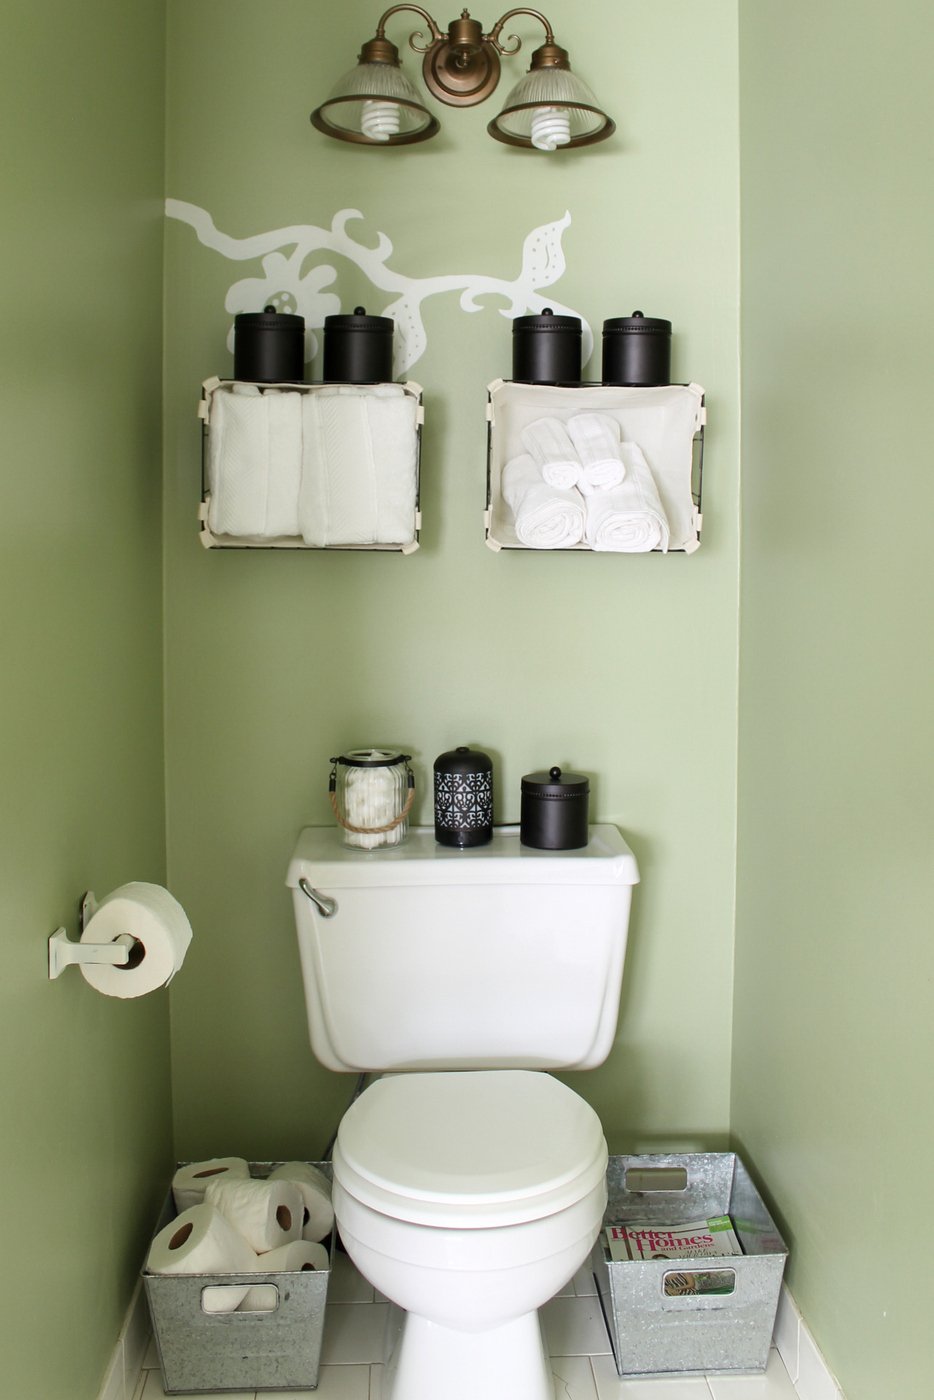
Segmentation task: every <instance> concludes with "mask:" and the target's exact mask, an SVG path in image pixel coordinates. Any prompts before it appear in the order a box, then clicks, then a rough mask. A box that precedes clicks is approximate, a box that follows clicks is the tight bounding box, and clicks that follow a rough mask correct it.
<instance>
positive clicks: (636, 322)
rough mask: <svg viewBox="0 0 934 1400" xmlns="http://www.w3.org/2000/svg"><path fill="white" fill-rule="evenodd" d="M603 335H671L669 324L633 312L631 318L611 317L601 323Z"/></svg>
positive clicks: (656, 318)
mask: <svg viewBox="0 0 934 1400" xmlns="http://www.w3.org/2000/svg"><path fill="white" fill-rule="evenodd" d="M603 334H604V335H671V322H670V321H663V320H661V319H660V318H659V317H657V316H643V314H642V312H641V311H634V312H633V313H632V315H631V316H613V317H611V319H610V320H609V321H604V323H603Z"/></svg>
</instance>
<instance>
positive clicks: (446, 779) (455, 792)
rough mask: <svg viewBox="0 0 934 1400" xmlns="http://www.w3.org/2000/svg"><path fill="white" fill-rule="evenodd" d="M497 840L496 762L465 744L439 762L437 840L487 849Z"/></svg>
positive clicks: (446, 754) (436, 813) (436, 773)
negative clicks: (488, 845) (495, 810)
mask: <svg viewBox="0 0 934 1400" xmlns="http://www.w3.org/2000/svg"><path fill="white" fill-rule="evenodd" d="M492 839H493V760H492V759H491V758H490V756H489V754H485V753H483V752H482V751H481V750H480V749H471V748H469V747H468V746H467V745H465V744H462V745H461V746H460V747H459V748H456V749H451V750H450V751H449V752H448V753H443V754H439V756H438V757H437V758H436V759H435V840H436V841H438V842H439V843H440V844H441V845H442V846H484V845H486V843H487V842H488V841H492Z"/></svg>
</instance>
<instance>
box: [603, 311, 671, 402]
mask: <svg viewBox="0 0 934 1400" xmlns="http://www.w3.org/2000/svg"><path fill="white" fill-rule="evenodd" d="M603 382H604V384H630V385H643V384H670V383H671V322H670V321H662V320H659V319H658V317H655V316H643V314H642V312H641V311H634V312H633V313H632V315H631V316H616V317H614V318H613V319H612V320H610V321H604V323H603Z"/></svg>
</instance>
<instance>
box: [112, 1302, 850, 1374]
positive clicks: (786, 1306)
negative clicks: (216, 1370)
mask: <svg viewBox="0 0 934 1400" xmlns="http://www.w3.org/2000/svg"><path fill="white" fill-rule="evenodd" d="M150 1336H151V1327H150V1321H149V1309H148V1307H147V1306H146V1299H145V1298H144V1296H143V1289H142V1283H141V1282H139V1283H137V1285H136V1290H135V1292H134V1294H133V1297H132V1299H131V1300H130V1306H129V1308H128V1309H127V1314H126V1318H125V1319H124V1323H123V1326H122V1328H121V1329H120V1336H119V1337H118V1338H117V1344H116V1346H115V1347H114V1350H113V1356H112V1357H111V1359H110V1365H109V1366H108V1368H107V1374H106V1375H105V1377H104V1382H103V1385H102V1386H101V1389H100V1394H99V1395H98V1400H133V1396H134V1395H135V1394H136V1388H137V1385H138V1384H139V1378H140V1375H141V1373H142V1369H143V1362H144V1360H145V1358H146V1350H147V1348H148V1346H149V1339H150ZM772 1340H773V1342H774V1344H775V1348H776V1350H777V1351H778V1354H779V1356H780V1357H781V1358H782V1365H783V1366H784V1367H785V1370H786V1371H787V1372H788V1376H789V1379H790V1380H791V1383H792V1385H793V1386H794V1388H795V1391H796V1392H797V1395H798V1400H846V1396H845V1395H844V1393H843V1391H842V1390H841V1389H840V1386H839V1384H838V1383H837V1381H836V1380H835V1378H834V1375H833V1372H832V1371H831V1370H830V1367H829V1366H828V1365H827V1363H826V1361H825V1360H824V1358H823V1356H822V1355H821V1353H820V1349H819V1347H818V1345H817V1343H816V1342H815V1341H814V1338H813V1336H812V1335H811V1332H810V1329H809V1328H808V1326H807V1323H806V1322H805V1321H804V1318H803V1317H802V1316H801V1313H800V1311H799V1310H798V1305H797V1303H796V1302H795V1300H794V1298H793V1296H792V1294H791V1293H790V1292H789V1290H788V1288H787V1286H786V1285H785V1284H782V1291H781V1295H780V1297H779V1302H778V1314H777V1316H776V1319H775V1332H774V1335H773V1338H772Z"/></svg>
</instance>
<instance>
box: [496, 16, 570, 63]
mask: <svg viewBox="0 0 934 1400" xmlns="http://www.w3.org/2000/svg"><path fill="white" fill-rule="evenodd" d="M513 15H529V16H530V17H531V18H532V19H537V20H539V21H540V22H541V23H542V24H543V25H544V27H545V43H546V44H554V42H555V36H554V31H553V29H552V27H551V21H550V20H549V19H546V17H545V16H544V15H543V14H542V13H541V11H540V10H527V9H526V8H525V7H524V6H523V7H520V8H519V9H516V10H507V11H506V13H505V14H504V15H501V16H500V18H499V19H498V20H497V21H496V23H495V24H494V26H493V28H492V29H491V30H490V32H489V34H486V35H484V38H485V39H486V41H487V42H488V43H490V44H492V45H493V47H494V48H495V49H497V50H498V51H499V53H501V54H503V55H504V56H509V55H512V54H516V53H518V52H519V50H520V49H521V47H522V40H521V39H520V38H519V36H518V35H517V34H510V35H509V36H508V38H507V43H509V42H510V41H511V42H512V43H514V45H515V47H514V48H511V49H510V48H507V47H506V45H505V44H502V43H500V35H501V34H502V32H503V26H504V25H506V24H508V23H509V21H510V20H511V19H512V17H513Z"/></svg>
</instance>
